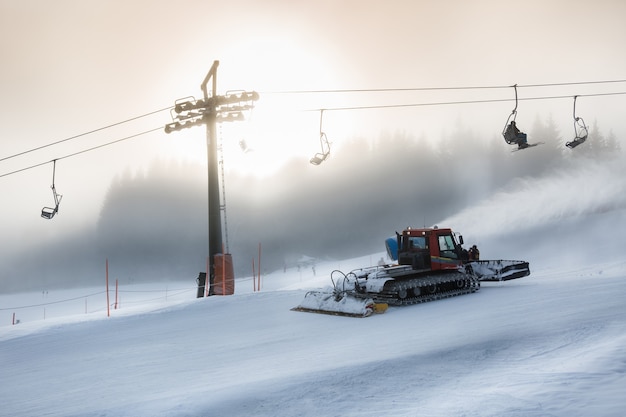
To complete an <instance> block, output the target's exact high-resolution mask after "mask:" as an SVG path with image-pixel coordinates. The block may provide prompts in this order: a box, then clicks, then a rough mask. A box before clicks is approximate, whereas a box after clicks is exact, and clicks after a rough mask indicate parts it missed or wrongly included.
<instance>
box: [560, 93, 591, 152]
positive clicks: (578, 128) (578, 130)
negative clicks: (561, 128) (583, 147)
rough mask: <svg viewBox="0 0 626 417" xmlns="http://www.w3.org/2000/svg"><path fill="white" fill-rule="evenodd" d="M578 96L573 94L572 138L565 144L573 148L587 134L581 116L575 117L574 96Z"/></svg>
mask: <svg viewBox="0 0 626 417" xmlns="http://www.w3.org/2000/svg"><path fill="white" fill-rule="evenodd" d="M577 97H578V96H574V112H573V115H574V140H572V141H570V142H566V143H565V146H567V147H568V148H570V149H574V148H575V147H577V146H578V145H580V144H581V143H583V142H585V141H586V140H587V136H588V135H589V129H587V125H586V124H585V121H584V120H583V118H582V117H576V98H577Z"/></svg>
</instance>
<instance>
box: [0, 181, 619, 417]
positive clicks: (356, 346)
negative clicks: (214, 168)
mask: <svg viewBox="0 0 626 417" xmlns="http://www.w3.org/2000/svg"><path fill="white" fill-rule="evenodd" d="M598 178H599V181H600V182H602V181H608V180H609V178H605V177H603V176H599V177H598ZM618 181H622V182H623V180H622V179H618ZM585 184H586V185H585V187H587V188H593V187H592V186H593V184H589V183H585ZM536 185H537V187H535V190H534V192H535V193H539V194H540V195H536V196H534V197H537V198H539V200H538V201H544V203H542V204H543V205H544V207H545V210H544V211H542V212H538V213H543V215H544V216H542V218H541V221H536V220H533V217H532V216H529V217H522V218H521V219H523V220H524V222H523V224H520V223H519V222H517V223H515V221H516V219H517V220H519V219H520V217H519V216H516V215H515V213H514V212H515V210H516V206H517V204H516V199H514V198H511V196H510V195H506V196H503V197H497V196H496V197H494V198H493V199H492V200H490V201H489V204H485V205H483V206H482V209H481V210H479V213H478V214H480V215H479V216H478V214H476V213H475V212H474V211H473V210H472V209H468V210H469V211H468V213H474V214H475V215H472V216H470V217H472V219H473V220H468V218H467V216H462V215H459V216H456V217H454V218H452V219H449V220H448V221H446V222H442V224H441V225H442V226H443V225H444V223H445V226H451V227H453V228H455V229H460V230H459V231H463V230H462V229H463V228H464V227H460V226H463V225H466V226H467V228H468V232H467V235H466V237H469V238H470V239H476V241H477V242H478V243H479V246H480V249H481V255H482V256H483V257H484V258H490V257H492V258H500V257H504V258H514V259H525V260H528V261H530V267H531V272H532V273H531V275H530V276H529V277H525V278H522V279H518V280H513V281H507V282H503V283H498V282H495V283H491V282H490V283H483V284H482V288H481V290H480V291H478V292H477V293H474V294H469V295H464V296H460V297H455V298H450V299H445V300H440V301H435V302H432V303H426V304H419V305H414V306H408V307H396V308H394V307H391V308H389V310H387V312H386V313H384V314H380V315H373V316H371V317H368V318H362V319H357V318H347V317H337V316H327V315H321V314H310V313H300V312H294V311H290V309H291V308H292V307H294V306H296V305H297V304H298V303H299V302H300V301H301V300H302V298H303V297H304V294H305V292H306V290H307V289H310V288H319V287H322V286H328V285H330V280H329V276H330V272H331V271H332V270H333V269H340V270H343V271H349V270H350V269H352V268H357V267H363V266H369V265H373V264H376V263H377V261H378V260H379V259H380V257H381V256H382V253H378V254H372V255H371V256H364V257H362V258H359V259H353V260H345V261H341V262H338V261H335V262H326V263H318V264H317V265H316V268H315V272H316V273H315V274H314V273H313V270H311V269H308V268H303V269H302V270H300V271H298V270H295V269H294V270H288V271H286V272H283V271H279V272H276V273H273V274H269V275H266V276H264V277H263V282H262V291H260V292H253V291H252V288H253V286H252V281H251V279H240V280H238V281H237V289H236V294H235V295H233V296H228V297H209V298H205V299H195V298H194V297H195V288H193V285H192V284H193V283H190V285H189V287H188V288H180V286H181V284H180V283H172V284H170V286H169V290H166V291H163V290H164V284H155V286H154V287H153V288H147V287H143V288H130V289H129V288H126V287H124V286H123V287H122V288H121V289H122V290H124V291H127V292H124V293H122V294H123V295H122V299H121V304H120V308H119V309H117V310H112V311H111V317H107V316H106V308H103V307H105V306H106V299H105V298H104V297H105V295H104V293H103V292H102V291H101V290H93V289H85V290H83V291H82V294H80V293H77V292H74V293H67V294H57V293H56V292H54V293H53V292H50V294H41V293H39V294H32V295H30V296H29V295H27V294H22V295H15V294H14V295H3V296H0V320H1V321H0V364H1V366H2V367H1V369H2V371H1V372H2V373H1V375H2V384H1V385H0V404H1V406H0V415H2V416H12V417H16V416H29V417H30V416H44V415H45V416H133V417H135V416H157V415H158V416H233V417H236V416H245V417H248V416H255V417H258V416H272V417H276V416H285V417H292V416H305V417H307V416H311V417H313V416H314V417H320V416H342V417H343V416H359V417H361V416H381V415H385V416H407V417H409V416H410V417H414V416H499V417H500V416H542V417H543V416H563V417H565V416H567V417H572V416H622V415H623V413H624V410H626V396H624V392H626V260H625V259H626V258H625V257H624V251H623V248H624V247H625V246H626V238H625V237H624V234H623V231H624V230H625V226H626V210H625V209H624V207H623V196H621V194H619V195H616V196H615V198H614V199H611V198H610V197H608V194H607V195H605V196H604V197H603V198H605V200H604V203H603V204H602V209H601V210H596V209H592V210H588V211H586V210H581V211H580V212H579V213H570V214H568V215H567V216H558V215H557V213H556V211H558V210H560V209H559V208H558V207H559V206H555V207H556V208H555V207H552V209H551V208H550V201H551V200H550V199H549V198H546V199H543V198H544V197H545V196H546V195H547V194H550V195H552V197H553V198H554V199H558V200H561V199H563V198H568V196H567V194H568V193H569V194H574V193H578V192H585V190H580V189H577V188H576V187H575V186H574V185H571V186H567V184H565V183H564V184H563V187H557V188H552V187H540V186H539V184H536ZM605 188H606V187H605ZM558 193H563V195H558ZM609 194H610V193H609ZM518 195H519V196H526V197H528V198H530V197H532V196H533V194H532V193H530V192H529V191H528V190H526V189H524V190H522V191H520V192H519V193H518ZM579 204H583V203H580V201H579ZM550 210H551V211H550ZM505 212H506V213H507V216H508V217H506V216H502V217H500V218H496V217H495V214H496V213H505ZM548 212H549V213H548ZM490 213H492V214H494V216H491V214H490ZM538 215H539V214H537V216H538ZM476 216H478V219H479V221H483V222H489V221H491V222H495V221H498V222H500V223H499V227H497V228H495V229H494V230H495V231H494V232H493V233H489V234H486V235H481V234H480V230H481V229H480V227H478V225H476V223H475V222H476V221H477V220H476ZM480 219H482V220H480ZM458 226H459V227H458ZM470 239H466V242H467V243H468V244H471V243H473V242H470V241H469V240H470ZM381 247H382V239H381ZM148 290H155V292H152V293H147V291H148ZM76 291H79V290H76ZM132 291H136V292H132ZM93 292H95V293H94V295H90V296H86V295H87V294H92V293H93ZM141 294H143V295H144V296H145V298H144V299H143V301H142V300H140V298H141V297H140V295H141ZM29 297H32V298H29ZM68 299H72V300H73V301H72V302H69V303H68V302H64V303H60V302H59V303H57V301H60V300H68ZM53 303H54V304H53ZM19 306H22V307H24V306H32V307H29V308H21V309H19V310H17V311H18V313H19V314H18V315H19V317H21V319H22V320H21V323H19V324H18V325H10V316H9V315H10V314H11V313H12V311H11V310H12V309H11V307H19ZM62 306H67V311H65V314H64V312H63V308H64V307H62ZM42 310H44V314H45V317H46V318H45V320H44V319H43V317H42V316H43V315H44V314H42ZM70 310H71V311H70Z"/></svg>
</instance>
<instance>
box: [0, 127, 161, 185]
mask: <svg viewBox="0 0 626 417" xmlns="http://www.w3.org/2000/svg"><path fill="white" fill-rule="evenodd" d="M162 129H163V128H162V127H157V128H154V129H150V130H146V131H144V132H140V133H136V134H134V135H130V136H126V137H123V138H121V139H116V140H114V141H111V142H107V143H103V144H101V145H98V146H93V147H91V148H87V149H83V150H82V151H78V152H74V153H71V154H67V155H64V156H60V157H58V158H56V159H54V161H58V160H61V159H66V158H71V157H73V156H76V155H80V154H83V153H87V152H90V151H94V150H96V149H100V148H104V147H105V146H109V145H114V144H116V143H120V142H123V141H125V140H129V139H133V138H136V137H138V136H141V135H146V134H148V133H152V132H156V131H157V130H162ZM52 161H53V160H50V161H46V162H41V163H38V164H34V165H30V166H27V167H25V168H20V169H17V170H15V171H11V172H7V173H4V174H0V178H2V177H7V176H9V175H13V174H17V173H19V172H22V171H27V170H29V169H33V168H37V167H40V166H42V165H46V164H49V163H50V162H52Z"/></svg>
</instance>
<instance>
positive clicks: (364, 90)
mask: <svg viewBox="0 0 626 417" xmlns="http://www.w3.org/2000/svg"><path fill="white" fill-rule="evenodd" d="M614 83H626V80H603V81H577V82H565V83H544V84H517V87H518V88H525V87H533V88H534V87H560V86H568V85H592V84H614ZM511 87H513V86H512V85H483V86H459V87H409V88H357V89H334V90H285V91H261V92H259V94H328V93H381V92H400V91H442V90H488V89H506V88H511Z"/></svg>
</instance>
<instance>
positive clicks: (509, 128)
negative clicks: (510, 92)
mask: <svg viewBox="0 0 626 417" xmlns="http://www.w3.org/2000/svg"><path fill="white" fill-rule="evenodd" d="M513 88H515V108H514V109H513V111H512V112H511V114H510V115H509V117H508V118H507V119H506V123H505V124H504V129H503V130H502V136H503V137H504V141H505V142H506V144H507V145H517V146H518V149H525V148H528V147H529V146H535V144H533V145H530V144H529V143H528V140H527V139H526V137H527V136H526V133H524V132H522V131H520V129H519V128H518V127H517V125H516V123H515V118H516V117H517V104H518V100H517V84H515V85H514V86H513Z"/></svg>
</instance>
